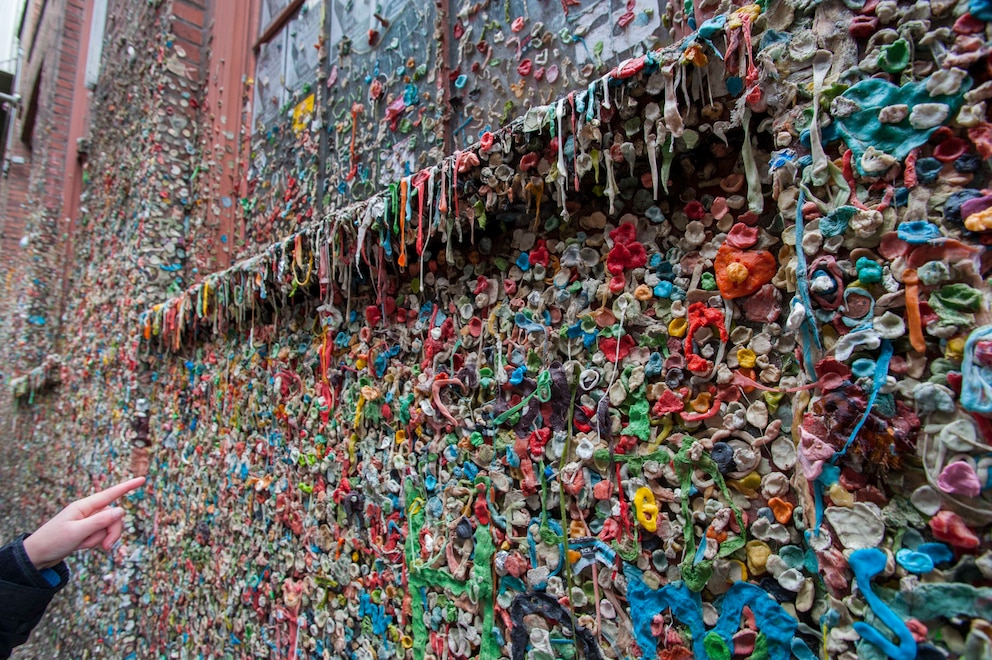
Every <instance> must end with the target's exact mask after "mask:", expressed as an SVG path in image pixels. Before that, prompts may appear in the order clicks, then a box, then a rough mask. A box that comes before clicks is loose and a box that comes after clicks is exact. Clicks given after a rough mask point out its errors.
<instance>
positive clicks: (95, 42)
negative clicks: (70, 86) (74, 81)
mask: <svg viewBox="0 0 992 660" xmlns="http://www.w3.org/2000/svg"><path fill="white" fill-rule="evenodd" d="M106 24H107V0H94V3H93V22H91V23H90V44H89V50H88V51H87V53H86V87H87V88H88V89H94V88H96V83H97V81H98V80H99V79H100V57H101V56H102V55H103V30H104V27H105V26H106Z"/></svg>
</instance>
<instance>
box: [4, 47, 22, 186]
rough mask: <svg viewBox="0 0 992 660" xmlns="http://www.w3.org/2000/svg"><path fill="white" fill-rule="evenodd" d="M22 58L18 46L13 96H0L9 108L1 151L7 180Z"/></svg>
mask: <svg viewBox="0 0 992 660" xmlns="http://www.w3.org/2000/svg"><path fill="white" fill-rule="evenodd" d="M23 58H24V49H23V48H21V47H20V46H18V48H17V63H16V64H15V65H14V84H13V89H12V91H13V92H14V94H13V95H10V94H0V102H3V103H6V104H7V106H8V108H9V110H8V111H7V135H6V136H5V137H4V151H3V177H4V178H5V179H6V178H7V173H8V172H9V171H10V158H11V156H10V146H11V144H12V143H13V139H14V124H15V123H16V121H17V109H18V107H19V106H20V105H21V95H20V94H18V93H17V84H18V82H19V77H20V73H21V60H22V59H23Z"/></svg>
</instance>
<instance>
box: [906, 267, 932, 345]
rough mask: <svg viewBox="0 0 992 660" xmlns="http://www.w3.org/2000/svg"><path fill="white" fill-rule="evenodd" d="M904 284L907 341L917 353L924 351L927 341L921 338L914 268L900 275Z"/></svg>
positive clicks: (916, 278)
mask: <svg viewBox="0 0 992 660" xmlns="http://www.w3.org/2000/svg"><path fill="white" fill-rule="evenodd" d="M902 281H903V284H905V285H906V325H907V326H908V327H909V343H910V344H911V345H912V346H913V350H915V351H917V352H918V353H926V351H927V342H926V339H924V338H923V324H922V320H921V318H920V278H919V276H918V275H917V274H916V270H915V269H913V268H908V269H906V271H905V272H904V273H903V275H902Z"/></svg>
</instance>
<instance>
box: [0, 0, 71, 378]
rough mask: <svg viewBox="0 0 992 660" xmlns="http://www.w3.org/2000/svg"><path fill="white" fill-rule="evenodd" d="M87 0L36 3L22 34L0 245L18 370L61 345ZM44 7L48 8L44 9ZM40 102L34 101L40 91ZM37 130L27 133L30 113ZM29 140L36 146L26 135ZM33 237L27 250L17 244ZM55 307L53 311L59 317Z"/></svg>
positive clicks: (7, 329) (10, 343) (8, 336)
mask: <svg viewBox="0 0 992 660" xmlns="http://www.w3.org/2000/svg"><path fill="white" fill-rule="evenodd" d="M84 2H85V0H49V2H48V3H47V4H44V3H42V2H39V1H37V0H32V1H31V3H30V4H29V6H28V11H27V14H26V20H25V21H24V26H23V29H22V31H21V38H22V47H23V49H24V52H25V54H26V56H27V61H25V62H24V63H23V66H22V71H23V75H22V76H21V79H20V80H19V90H18V91H19V93H20V94H21V96H22V98H23V99H24V101H23V105H22V108H21V111H20V112H19V114H18V121H17V124H16V125H15V136H16V137H17V138H18V139H17V140H15V144H14V145H13V147H12V153H13V155H15V156H21V157H23V158H24V159H25V161H24V164H22V165H12V166H11V170H10V174H9V176H8V178H7V180H6V181H4V182H3V184H2V185H3V187H4V188H5V190H4V193H3V196H2V197H0V202H2V203H3V204H4V205H3V207H0V213H2V215H3V229H2V241H3V242H2V245H0V247H2V249H3V254H4V265H5V267H7V268H8V270H7V273H6V278H5V282H4V284H5V286H6V287H7V289H6V291H5V292H4V296H3V298H4V303H5V309H4V311H5V319H6V325H5V326H4V327H3V332H4V335H5V336H4V339H5V341H4V342H3V346H4V350H10V349H13V353H14V357H13V359H12V360H7V361H6V363H7V364H10V365H12V366H13V368H14V369H13V370H14V371H24V370H27V369H30V368H31V367H33V366H36V365H37V364H38V363H40V361H41V359H42V358H43V357H44V356H45V355H46V354H48V353H50V352H52V351H53V350H54V349H55V341H56V339H57V337H58V332H59V320H58V313H57V310H58V306H57V305H56V304H54V303H55V302H56V301H57V298H58V291H59V290H60V289H61V287H60V286H59V273H60V269H59V268H58V266H59V264H60V261H61V259H60V255H61V253H62V251H63V250H64V247H65V245H64V229H65V224H64V222H63V215H62V210H63V209H62V206H63V204H62V201H63V200H62V192H63V188H64V184H65V180H66V167H67V152H68V146H69V123H70V118H71V115H72V110H73V97H74V94H75V93H76V90H75V81H76V71H77V66H78V63H79V62H80V60H81V59H82V54H81V51H80V45H81V39H82V36H83V17H84V11H83V9H84ZM43 8H44V10H42V9H43ZM36 88H37V89H38V95H37V98H36V101H35V102H34V103H32V100H33V99H32V96H33V92H34V90H35V89H36ZM29 113H33V114H34V129H33V132H32V133H31V135H30V136H27V135H25V134H24V126H25V121H26V120H27V118H28V114H29ZM28 137H30V149H28V147H27V145H25V144H24V143H23V142H22V139H25V138H28ZM25 236H26V237H27V239H28V243H27V246H26V247H23V248H22V247H21V246H20V245H19V243H20V241H21V239H22V237H25ZM53 310H55V313H54V314H53V313H52V312H53Z"/></svg>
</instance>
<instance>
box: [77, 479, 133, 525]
mask: <svg viewBox="0 0 992 660" xmlns="http://www.w3.org/2000/svg"><path fill="white" fill-rule="evenodd" d="M144 483H145V478H144V477H136V478H134V479H128V480H127V481H124V482H122V483H119V484H117V485H116V486H111V487H110V488H108V489H106V490H101V491H100V492H99V493H94V494H92V495H90V496H89V497H84V498H83V499H81V500H78V501H77V502H76V507H77V508H78V509H79V511H80V512H81V513H82V514H83V516H89V515H90V514H92V513H95V512H96V511H100V510H101V509H103V508H104V507H106V506H108V505H109V504H110V503H111V502H113V501H114V500H116V499H117V498H118V497H122V496H124V495H127V494H128V493H130V492H131V491H132V490H134V489H136V488H138V487H140V486H141V485H142V484H144Z"/></svg>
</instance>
